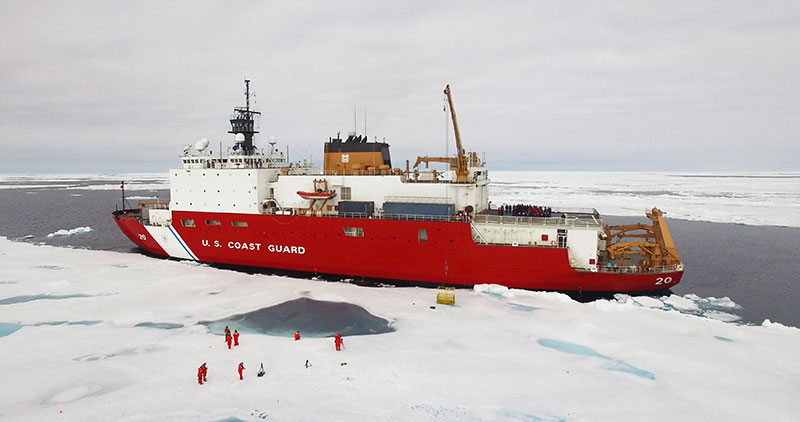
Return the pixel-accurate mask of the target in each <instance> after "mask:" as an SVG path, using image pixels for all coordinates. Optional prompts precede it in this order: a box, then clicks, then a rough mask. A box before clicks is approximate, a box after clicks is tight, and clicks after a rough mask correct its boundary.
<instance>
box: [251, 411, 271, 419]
mask: <svg viewBox="0 0 800 422" xmlns="http://www.w3.org/2000/svg"><path fill="white" fill-rule="evenodd" d="M250 416H252V417H254V418H256V419H258V420H262V421H265V420H267V417H268V416H269V414H267V412H265V411H263V410H258V409H255V410H253V411H252V412H250Z"/></svg>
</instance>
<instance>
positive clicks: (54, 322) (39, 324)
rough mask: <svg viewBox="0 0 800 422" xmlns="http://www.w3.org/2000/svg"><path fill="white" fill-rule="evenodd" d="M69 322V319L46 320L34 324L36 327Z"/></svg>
mask: <svg viewBox="0 0 800 422" xmlns="http://www.w3.org/2000/svg"><path fill="white" fill-rule="evenodd" d="M68 322H69V321H45V322H37V323H36V324H33V326H34V327H41V326H43V325H64V324H66V323H68Z"/></svg>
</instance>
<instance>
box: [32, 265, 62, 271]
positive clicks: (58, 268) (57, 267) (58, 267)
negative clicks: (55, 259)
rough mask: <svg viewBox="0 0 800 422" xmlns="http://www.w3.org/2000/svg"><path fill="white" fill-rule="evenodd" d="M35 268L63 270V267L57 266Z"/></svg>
mask: <svg viewBox="0 0 800 422" xmlns="http://www.w3.org/2000/svg"><path fill="white" fill-rule="evenodd" d="M36 268H41V269H43V270H63V269H64V267H61V266H58V265H38V266H37V267H36Z"/></svg>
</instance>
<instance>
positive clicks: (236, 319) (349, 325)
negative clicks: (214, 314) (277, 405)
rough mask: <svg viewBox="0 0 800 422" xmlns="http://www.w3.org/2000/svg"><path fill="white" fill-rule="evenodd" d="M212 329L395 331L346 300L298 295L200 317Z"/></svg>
mask: <svg viewBox="0 0 800 422" xmlns="http://www.w3.org/2000/svg"><path fill="white" fill-rule="evenodd" d="M200 324H203V325H206V326H208V328H209V329H210V330H211V332H213V333H215V334H220V335H222V334H223V332H224V330H225V326H229V327H230V328H231V330H234V329H236V330H239V332H241V333H259V334H268V335H274V336H291V335H292V334H294V332H295V331H300V335H301V336H302V337H317V338H318V337H331V336H334V335H335V334H336V333H341V334H342V335H343V336H345V337H346V336H356V335H367V334H381V333H389V332H392V331H394V328H393V327H392V323H391V322H389V321H387V320H385V319H383V318H380V317H377V316H375V315H372V314H370V313H369V312H368V311H367V310H366V309H364V308H362V307H360V306H358V305H353V304H352V303H345V302H327V301H321V300H313V299H309V298H299V299H295V300H290V301H288V302H283V303H280V304H278V305H275V306H270V307H268V308H262V309H258V310H256V311H252V312H248V313H245V314H238V315H233V316H231V317H228V318H224V319H220V320H217V321H200Z"/></svg>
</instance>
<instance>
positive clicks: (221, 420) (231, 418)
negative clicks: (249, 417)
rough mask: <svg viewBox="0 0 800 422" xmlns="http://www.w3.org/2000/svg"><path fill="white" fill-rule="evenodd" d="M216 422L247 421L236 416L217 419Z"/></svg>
mask: <svg viewBox="0 0 800 422" xmlns="http://www.w3.org/2000/svg"><path fill="white" fill-rule="evenodd" d="M216 422H247V421H245V420H244V419H239V418H237V417H235V416H231V417H230V418H225V419H217V421H216Z"/></svg>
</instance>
